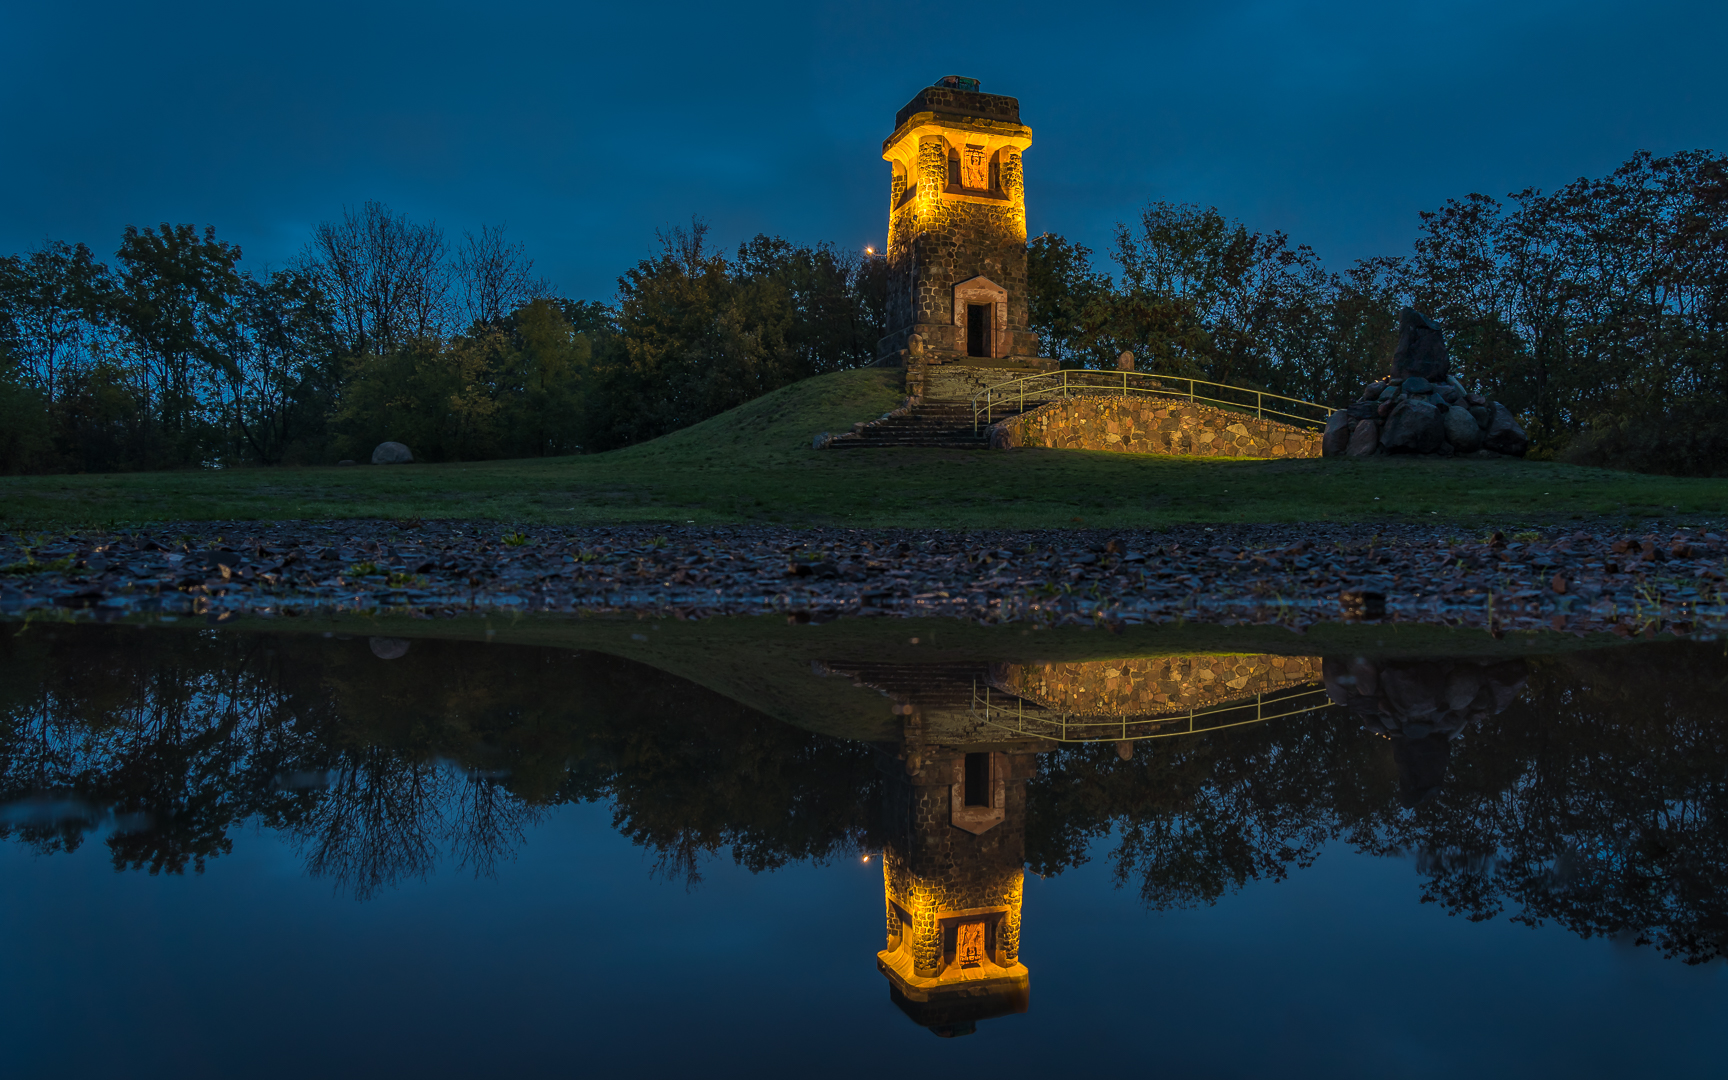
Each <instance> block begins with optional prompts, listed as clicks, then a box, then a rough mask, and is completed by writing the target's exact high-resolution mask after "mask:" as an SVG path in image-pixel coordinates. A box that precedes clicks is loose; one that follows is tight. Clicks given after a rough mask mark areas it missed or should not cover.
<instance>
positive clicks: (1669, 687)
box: [1028, 645, 1728, 961]
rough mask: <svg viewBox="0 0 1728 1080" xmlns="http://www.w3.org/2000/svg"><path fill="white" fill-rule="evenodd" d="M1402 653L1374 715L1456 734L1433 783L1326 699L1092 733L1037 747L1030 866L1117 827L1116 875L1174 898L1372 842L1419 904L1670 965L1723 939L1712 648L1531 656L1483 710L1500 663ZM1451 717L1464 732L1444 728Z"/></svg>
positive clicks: (1725, 834) (1395, 745) (1720, 783)
mask: <svg viewBox="0 0 1728 1080" xmlns="http://www.w3.org/2000/svg"><path fill="white" fill-rule="evenodd" d="M1401 666H1402V667H1403V669H1404V670H1400V671H1397V674H1396V677H1395V678H1393V679H1392V680H1391V682H1392V683H1394V684H1395V685H1397V686H1399V687H1400V690H1399V695H1398V697H1399V701H1398V702H1397V704H1396V708H1394V709H1391V710H1377V711H1374V715H1375V716H1377V717H1378V719H1377V720H1376V721H1375V722H1374V726H1373V728H1372V730H1373V731H1374V732H1378V733H1385V732H1388V731H1396V730H1399V728H1400V724H1401V723H1402V721H1403V720H1409V721H1410V724H1409V725H1408V727H1407V728H1405V730H1406V731H1407V735H1408V738H1409V739H1410V740H1412V741H1420V742H1422V743H1426V742H1428V741H1430V740H1433V739H1435V738H1437V737H1445V735H1446V734H1448V733H1452V734H1455V735H1458V736H1461V737H1455V738H1453V739H1452V740H1451V742H1450V745H1449V746H1448V747H1446V750H1447V751H1448V752H1449V755H1450V763H1449V765H1448V767H1447V770H1446V773H1445V776H1444V782H1443V783H1440V784H1439V786H1438V789H1437V790H1434V789H1433V785H1432V784H1431V783H1430V780H1432V779H1434V778H1432V777H1426V776H1425V775H1424V776H1422V777H1419V782H1412V781H1411V779H1410V776H1409V775H1408V774H1409V772H1410V768H1409V762H1408V761H1405V760H1401V758H1400V750H1405V749H1406V748H1405V747H1403V746H1401V745H1400V739H1403V738H1405V737H1406V735H1405V734H1399V735H1396V736H1395V737H1393V738H1382V737H1375V736H1374V735H1370V734H1367V733H1365V732H1363V731H1360V730H1357V725H1358V724H1359V723H1361V721H1362V720H1363V717H1364V715H1365V711H1364V710H1360V709H1359V710H1357V711H1356V712H1347V713H1346V714H1345V715H1346V716H1349V717H1350V718H1351V719H1349V720H1346V721H1345V722H1344V723H1340V722H1339V721H1340V719H1341V717H1340V716H1339V714H1338V713H1337V712H1334V713H1332V714H1331V715H1330V716H1327V717H1323V718H1320V719H1316V720H1313V721H1309V722H1296V723H1285V724H1282V725H1260V726H1257V727H1253V728H1244V729H1238V730H1235V731H1229V732H1220V733H1217V734H1214V735H1209V736H1200V737H1196V738H1193V739H1179V740H1169V741H1165V742H1155V743H1152V744H1146V743H1142V744H1141V750H1140V751H1139V753H1138V755H1137V756H1136V757H1135V758H1133V759H1131V760H1129V761H1121V760H1119V759H1117V758H1116V756H1115V755H1114V753H1113V752H1112V751H1111V749H1110V748H1109V747H1102V746H1099V747H1078V748H1069V749H1064V750H1062V751H1059V752H1058V753H1056V754H1053V755H1050V758H1049V760H1047V763H1046V768H1045V771H1044V773H1043V775H1042V776H1041V777H1040V778H1039V779H1037V780H1035V781H1034V782H1033V784H1032V786H1031V788H1030V789H1029V792H1028V794H1029V798H1030V813H1029V826H1028V861H1029V864H1030V865H1031V867H1032V868H1033V869H1035V870H1037V871H1039V872H1040V873H1046V874H1048V873H1055V872H1059V871H1060V870H1062V869H1063V868H1064V867H1066V866H1070V865H1074V864H1076V863H1078V862H1080V861H1082V860H1084V858H1085V851H1086V846H1087V844H1088V842H1089V841H1090V840H1092V839H1093V838H1096V837H1098V836H1101V835H1103V834H1105V833H1106V832H1108V831H1110V830H1112V829H1114V830H1115V831H1116V833H1117V837H1118V839H1117V844H1116V848H1115V851H1114V852H1113V855H1112V858H1113V859H1114V861H1115V872H1116V875H1117V877H1118V879H1119V880H1123V881H1135V882H1137V883H1138V884H1139V886H1140V889H1141V892H1142V895H1143V896H1144V897H1145V898H1146V900H1147V901H1148V903H1151V904H1154V905H1157V906H1173V905H1183V904H1192V903H1195V902H1208V901H1211V900H1213V899H1216V898H1217V897H1218V896H1220V895H1222V894H1223V893H1225V892H1227V891H1229V890H1231V889H1234V888H1238V887H1240V886H1241V885H1242V884H1244V883H1246V882H1248V881H1252V880H1256V879H1259V878H1268V879H1277V878H1281V877H1282V876H1283V875H1284V874H1285V873H1286V872H1287V871H1288V868H1289V867H1290V866H1291V865H1293V864H1294V865H1303V864H1305V863H1306V862H1307V861H1308V860H1309V859H1311V858H1312V857H1313V855H1314V853H1315V851H1316V850H1317V849H1318V847H1319V845H1320V844H1322V843H1324V842H1326V841H1327V840H1329V839H1342V840H1344V841H1347V842H1349V843H1350V844H1352V845H1353V846H1355V847H1357V848H1358V849H1359V850H1363V851H1367V852H1371V853H1376V854H1396V853H1400V852H1406V851H1408V852H1414V853H1415V854H1416V856H1417V865H1418V868H1419V871H1420V872H1421V874H1422V875H1423V877H1424V896H1423V899H1424V900H1433V901H1438V902H1440V903H1443V904H1445V905H1446V906H1447V908H1448V909H1449V910H1450V911H1452V912H1454V913H1458V914H1463V915H1466V916H1468V917H1470V918H1476V919H1481V918H1489V917H1492V916H1493V915H1495V914H1498V913H1500V912H1502V911H1503V910H1505V909H1506V908H1507V907H1509V906H1510V907H1512V908H1514V909H1515V910H1514V911H1513V913H1512V916H1511V917H1512V918H1514V919H1515V920H1517V921H1521V922H1526V923H1530V924H1532V925H1534V924H1537V923H1540V922H1543V921H1546V920H1553V921H1555V922H1557V923H1559V924H1561V925H1563V926H1566V927H1568V928H1570V929H1571V930H1573V931H1574V932H1577V933H1580V934H1584V935H1586V936H1589V935H1595V934H1615V935H1628V936H1631V937H1632V938H1633V939H1635V940H1639V941H1644V942H1653V943H1655V944H1656V945H1657V946H1658V947H1660V948H1662V949H1663V951H1664V952H1666V953H1667V954H1669V955H1672V956H1679V957H1683V958H1685V959H1687V960H1689V961H1701V960H1706V959H1709V958H1711V957H1714V956H1718V955H1723V954H1725V953H1728V717H1724V715H1723V713H1722V710H1721V708H1720V706H1719V700H1720V698H1721V695H1722V693H1723V691H1724V690H1725V689H1728V676H1725V675H1724V673H1723V666H1722V662H1721V655H1720V652H1719V651H1718V650H1712V649H1708V648H1701V647H1697V646H1690V647H1688V646H1683V645H1676V646H1661V647H1644V648H1640V649H1637V650H1612V651H1602V652H1592V653H1584V654H1579V655H1576V656H1571V657H1565V658H1559V659H1545V660H1540V661H1531V662H1529V664H1528V671H1529V680H1528V683H1527V685H1526V686H1525V688H1524V690H1523V693H1522V696H1521V697H1520V698H1519V699H1518V700H1517V701H1508V702H1505V704H1504V708H1503V711H1500V712H1494V711H1493V707H1498V706H1500V705H1501V702H1500V701H1495V702H1494V706H1491V707H1486V708H1485V707H1483V706H1484V703H1485V702H1489V701H1491V700H1493V698H1494V694H1493V691H1494V690H1495V689H1499V688H1504V687H1506V686H1509V685H1512V684H1513V683H1515V681H1516V679H1515V677H1514V678H1508V677H1506V676H1505V674H1504V673H1502V672H1496V673H1494V677H1493V678H1492V679H1487V680H1479V682H1478V684H1477V685H1476V687H1475V688H1474V689H1472V688H1471V687H1469V686H1466V685H1465V682H1468V680H1462V681H1461V680H1460V678H1459V677H1458V673H1457V672H1456V671H1450V670H1448V671H1439V672H1437V671H1435V670H1427V669H1429V668H1436V667H1439V665H1421V664H1407V665H1401ZM1392 667H1393V668H1397V667H1400V665H1392ZM1328 670H1329V671H1330V670H1331V668H1330V666H1329V669H1328ZM1441 676H1444V677H1441ZM1424 683H1433V684H1434V685H1436V686H1440V687H1450V690H1449V691H1442V693H1443V694H1449V695H1450V698H1451V699H1455V700H1453V701H1452V703H1451V705H1448V706H1445V707H1437V708H1423V707H1419V706H1420V703H1417V702H1414V701H1413V700H1409V701H1406V700H1402V699H1403V698H1407V697H1409V696H1410V688H1411V687H1412V686H1417V685H1422V684H1424ZM1465 690H1470V693H1465V692H1464V691H1465ZM1484 690H1485V691H1486V696H1483V695H1482V693H1481V692H1482V691H1484ZM1500 697H1501V699H1502V700H1504V699H1505V697H1506V695H1504V694H1501V695H1500ZM1418 714H1421V715H1422V716H1424V717H1426V719H1421V720H1419V721H1418V720H1414V719H1412V718H1414V717H1417V716H1418ZM1457 715H1465V716H1467V718H1468V720H1469V725H1468V726H1467V727H1461V726H1453V725H1451V723H1450V720H1449V719H1448V717H1455V716H1457ZM1400 718H1401V719H1400ZM1394 720H1400V723H1394V722H1393V721H1394ZM1418 722H1419V723H1420V724H1422V725H1423V726H1422V727H1417V726H1416V724H1417V723H1418ZM1466 732H1467V734H1466ZM1401 774H1402V775H1401ZM1401 788H1402V789H1403V790H1402V791H1401V790H1400V789H1401ZM1400 802H1402V803H1405V804H1409V803H1417V805H1415V806H1414V807H1413V808H1403V807H1401V806H1400V805H1399V804H1400Z"/></svg>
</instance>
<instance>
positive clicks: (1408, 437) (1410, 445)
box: [1380, 398, 1446, 454]
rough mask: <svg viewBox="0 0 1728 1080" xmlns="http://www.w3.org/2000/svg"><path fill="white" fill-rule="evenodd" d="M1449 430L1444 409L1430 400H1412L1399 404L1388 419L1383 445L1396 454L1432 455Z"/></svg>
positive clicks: (1382, 438)
mask: <svg viewBox="0 0 1728 1080" xmlns="http://www.w3.org/2000/svg"><path fill="white" fill-rule="evenodd" d="M1445 438H1446V428H1445V426H1444V425H1443V424H1442V423H1441V420H1440V410H1438V409H1436V408H1435V407H1434V406H1433V405H1432V404H1430V403H1429V402H1426V401H1418V400H1416V399H1414V398H1411V399H1409V400H1406V401H1402V402H1399V404H1398V407H1397V408H1395V409H1393V410H1392V413H1391V415H1389V416H1387V417H1386V430H1385V431H1382V432H1381V433H1380V445H1382V446H1384V447H1385V448H1386V449H1387V450H1390V451H1393V452H1403V453H1411V454H1432V453H1433V452H1434V451H1436V450H1438V449H1440V444H1441V443H1442V442H1444V441H1445Z"/></svg>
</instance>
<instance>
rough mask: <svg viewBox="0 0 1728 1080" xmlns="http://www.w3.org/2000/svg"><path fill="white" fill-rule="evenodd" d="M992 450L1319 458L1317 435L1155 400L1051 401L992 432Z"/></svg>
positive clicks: (1225, 412) (1207, 408)
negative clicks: (1035, 448)
mask: <svg viewBox="0 0 1728 1080" xmlns="http://www.w3.org/2000/svg"><path fill="white" fill-rule="evenodd" d="M990 445H991V446H992V447H994V448H995V449H998V450H1006V449H1010V448H1012V447H1016V446H1041V447H1046V448H1048V449H1052V450H1121V451H1125V452H1127V453H1133V454H1183V455H1191V456H1196V457H1238V458H1306V457H1319V456H1320V435H1319V433H1317V432H1313V431H1305V430H1303V429H1302V428H1298V427H1292V426H1290V425H1288V424H1280V423H1276V422H1274V421H1271V420H1257V419H1255V418H1254V417H1252V416H1247V415H1245V414H1243V413H1238V412H1230V411H1228V410H1225V409H1217V408H1213V407H1211V406H1209V405H1197V404H1193V403H1191V402H1187V401H1172V400H1170V399H1167V398H1153V397H1078V398H1068V399H1066V400H1063V401H1053V402H1051V403H1050V404H1048V405H1043V406H1040V407H1039V408H1036V409H1032V410H1030V411H1028V412H1025V413H1022V414H1020V415H1019V416H1014V417H1010V418H1008V419H1007V420H1003V421H1001V422H1000V423H998V424H996V425H995V426H994V427H993V428H991V432H990Z"/></svg>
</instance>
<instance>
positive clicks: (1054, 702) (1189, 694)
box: [990, 655, 1320, 716]
mask: <svg viewBox="0 0 1728 1080" xmlns="http://www.w3.org/2000/svg"><path fill="white" fill-rule="evenodd" d="M1319 681H1320V658H1319V657H1318V656H1272V655H1260V656H1255V655H1243V656H1235V655H1216V656H1158V657H1144V658H1139V659H1131V660H1088V661H1084V662H1080V663H1072V664H997V665H995V666H994V667H993V668H992V669H991V673H990V682H991V683H992V684H993V685H994V686H996V687H997V688H998V689H1001V690H1005V691H1007V692H1008V693H1010V694H1014V695H1015V696H1017V697H1023V698H1025V699H1027V700H1028V701H1036V702H1038V703H1039V704H1040V705H1044V706H1046V707H1048V708H1052V709H1060V710H1062V711H1064V712H1070V713H1080V714H1083V715H1090V716H1146V715H1156V714H1158V713H1168V712H1180V711H1186V710H1188V709H1203V708H1208V707H1210V706H1213V705H1221V704H1224V703H1225V702H1230V701H1240V700H1242V699H1244V698H1251V697H1253V696H1254V695H1255V694H1265V693H1271V692H1272V691H1275V690H1285V689H1288V688H1290V687H1293V686H1301V685H1302V684H1304V683H1310V682H1319Z"/></svg>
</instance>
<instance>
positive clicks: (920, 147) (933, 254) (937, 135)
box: [879, 75, 1038, 363]
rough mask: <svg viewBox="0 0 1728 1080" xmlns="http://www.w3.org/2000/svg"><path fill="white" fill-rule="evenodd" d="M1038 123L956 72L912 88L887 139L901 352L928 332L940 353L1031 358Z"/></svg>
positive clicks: (941, 356)
mask: <svg viewBox="0 0 1728 1080" xmlns="http://www.w3.org/2000/svg"><path fill="white" fill-rule="evenodd" d="M1031 145H1032V129H1031V128H1029V127H1026V126H1025V125H1023V124H1021V123H1020V102H1019V101H1017V100H1015V99H1014V98H1011V97H1001V96H999V95H996V94H984V93H980V92H979V91H978V83H977V80H975V79H962V78H960V77H959V76H953V75H951V76H949V77H948V78H946V79H943V80H941V81H940V82H938V83H937V84H936V85H935V86H930V87H926V88H925V89H923V90H920V91H919V92H918V93H917V94H915V95H913V98H912V100H911V101H909V102H907V104H906V107H905V108H903V109H901V110H900V112H899V113H898V114H897V115H896V116H895V117H894V134H892V135H890V136H888V139H887V141H885V142H884V143H883V144H882V156H883V158H885V159H886V160H887V161H888V163H889V165H890V167H891V169H892V173H893V177H892V181H891V197H890V199H889V204H888V206H889V209H888V253H887V254H888V335H887V336H886V337H884V338H883V339H882V342H881V345H880V346H879V352H880V355H882V356H884V357H887V356H892V355H895V354H896V353H898V352H899V350H901V349H904V348H906V347H907V343H908V341H909V339H910V338H911V336H912V335H913V334H917V335H919V337H920V338H921V339H922V341H923V344H924V347H925V349H926V351H927V353H928V355H929V358H930V359H931V360H933V361H935V362H943V361H947V360H961V361H965V360H971V362H973V363H978V362H986V363H987V362H989V361H991V360H995V361H998V362H1001V361H1012V360H1021V361H1025V360H1030V359H1032V358H1035V357H1036V356H1037V355H1038V337H1037V335H1036V334H1034V333H1032V332H1031V331H1030V330H1028V329H1027V328H1026V326H1027V307H1026V192H1025V186H1024V183H1023V182H1022V174H1021V168H1020V155H1021V154H1022V153H1023V152H1024V151H1025V150H1026V148H1027V147H1029V146H1031Z"/></svg>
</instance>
